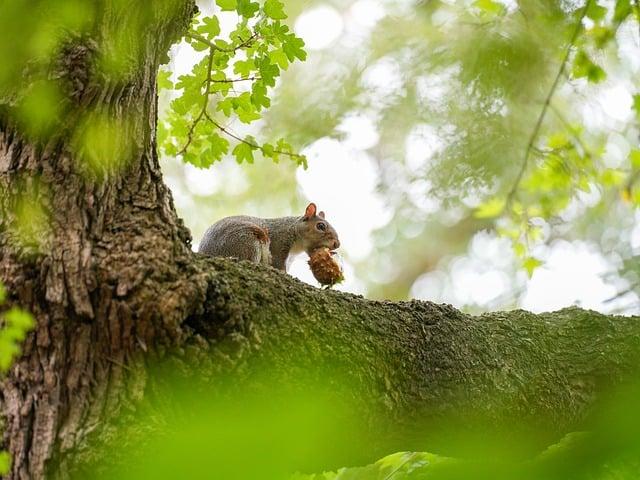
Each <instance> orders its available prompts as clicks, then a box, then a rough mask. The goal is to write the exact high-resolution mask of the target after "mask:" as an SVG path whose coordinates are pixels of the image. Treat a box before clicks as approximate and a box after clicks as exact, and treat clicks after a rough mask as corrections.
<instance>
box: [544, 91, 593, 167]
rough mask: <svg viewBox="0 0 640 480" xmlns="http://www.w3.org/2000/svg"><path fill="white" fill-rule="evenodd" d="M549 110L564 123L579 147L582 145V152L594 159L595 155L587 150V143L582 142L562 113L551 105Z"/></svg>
mask: <svg viewBox="0 0 640 480" xmlns="http://www.w3.org/2000/svg"><path fill="white" fill-rule="evenodd" d="M549 108H550V109H551V111H552V112H553V113H555V115H556V117H558V120H560V123H562V125H563V126H564V128H566V129H567V130H568V131H569V133H571V136H572V137H573V138H574V140H575V141H576V142H577V143H578V145H580V148H582V150H583V151H584V154H585V155H586V156H587V157H592V156H593V155H591V152H590V151H589V148H587V146H586V145H585V143H584V142H583V141H582V138H580V136H579V135H578V134H577V133H576V132H575V129H574V128H573V127H572V126H571V125H570V124H569V122H567V120H566V119H565V118H564V116H563V115H562V114H561V113H560V111H559V110H558V109H557V108H556V107H554V106H553V105H551V104H550V105H549Z"/></svg>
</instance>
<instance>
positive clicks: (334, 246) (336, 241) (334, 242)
mask: <svg viewBox="0 0 640 480" xmlns="http://www.w3.org/2000/svg"><path fill="white" fill-rule="evenodd" d="M336 248H340V240H338V239H337V238H336V239H335V240H334V241H333V249H334V250H335V249H336Z"/></svg>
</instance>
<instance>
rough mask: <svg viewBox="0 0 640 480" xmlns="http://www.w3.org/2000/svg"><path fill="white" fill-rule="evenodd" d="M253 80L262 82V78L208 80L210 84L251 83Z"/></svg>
mask: <svg viewBox="0 0 640 480" xmlns="http://www.w3.org/2000/svg"><path fill="white" fill-rule="evenodd" d="M254 80H262V78H261V77H246V78H227V79H226V80H215V79H213V78H212V79H210V81H211V83H237V82H247V81H251V82H253V81H254ZM205 81H206V80H205Z"/></svg>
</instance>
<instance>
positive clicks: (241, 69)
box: [233, 59, 256, 77]
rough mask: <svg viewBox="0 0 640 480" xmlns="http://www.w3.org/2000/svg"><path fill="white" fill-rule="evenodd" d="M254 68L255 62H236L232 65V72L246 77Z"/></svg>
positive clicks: (250, 60)
mask: <svg viewBox="0 0 640 480" xmlns="http://www.w3.org/2000/svg"><path fill="white" fill-rule="evenodd" d="M255 67H256V65H255V62H254V61H253V60H252V59H249V60H238V61H237V62H236V63H234V64H233V71H234V73H237V74H238V75H240V76H242V77H248V76H249V75H250V74H251V72H252V71H253V69H254V68H255Z"/></svg>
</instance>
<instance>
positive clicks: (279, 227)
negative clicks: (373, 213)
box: [198, 203, 340, 271]
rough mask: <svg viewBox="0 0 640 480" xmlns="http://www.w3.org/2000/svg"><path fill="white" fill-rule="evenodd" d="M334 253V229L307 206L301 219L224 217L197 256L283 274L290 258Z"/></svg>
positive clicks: (209, 232) (336, 243)
mask: <svg viewBox="0 0 640 480" xmlns="http://www.w3.org/2000/svg"><path fill="white" fill-rule="evenodd" d="M322 247H326V248H329V249H330V250H335V249H336V248H338V247H340V240H338V234H337V233H336V231H335V229H334V228H333V227H332V226H331V225H330V224H329V222H327V221H326V220H325V218H324V212H317V211H316V205H315V203H310V204H309V205H308V206H307V208H306V210H305V212H304V215H302V216H301V217H281V218H258V217H248V216H245V215H240V216H234V217H226V218H223V219H222V220H218V221H217V222H216V223H214V224H213V225H211V226H210V227H209V228H208V229H207V231H206V232H205V234H204V237H203V238H202V241H201V242H200V246H199V248H198V252H199V253H204V254H206V255H212V256H216V257H235V258H238V259H240V260H249V261H251V262H254V263H264V264H267V265H272V266H273V267H275V268H278V269H280V270H284V271H286V270H287V259H288V258H289V255H290V254H296V253H300V252H303V251H304V252H307V254H309V255H311V253H312V252H313V251H315V250H317V249H318V248H322Z"/></svg>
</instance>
